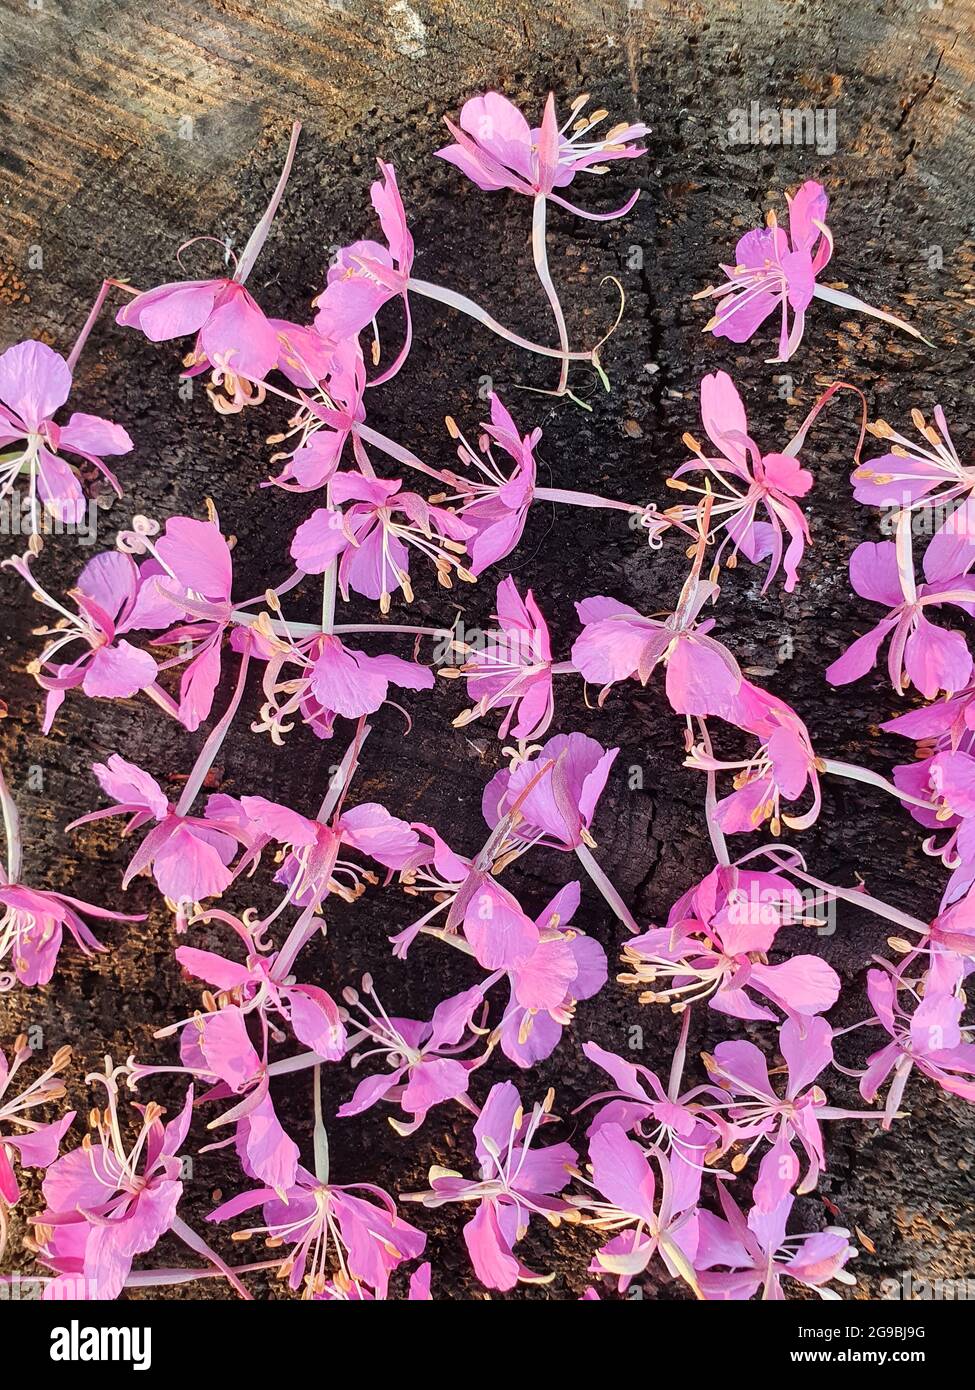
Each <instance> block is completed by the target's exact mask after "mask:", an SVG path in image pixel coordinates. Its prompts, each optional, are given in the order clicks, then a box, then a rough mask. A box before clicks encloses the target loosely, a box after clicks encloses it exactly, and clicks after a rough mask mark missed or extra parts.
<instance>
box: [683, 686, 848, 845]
mask: <svg viewBox="0 0 975 1390" xmlns="http://www.w3.org/2000/svg"><path fill="white" fill-rule="evenodd" d="M718 713H720V714H721V717H722V718H724V719H726V720H728V721H729V723H732V724H735V725H736V726H737V727H738V728H739V729H744V730H746V731H747V732H748V733H751V734H754V735H755V736H756V737H757V738H758V739H759V740H760V745H759V747H758V749H757V750H756V751H755V753H753V754H752V756H751V757H750V758H747V759H745V760H743V761H740V762H724V761H722V760H720V759H718V758H715V757H714V756H713V755H712V754H711V751H710V741H708V742H707V743H703V742H699V743H696V744H695V745H694V747H693V748H692V750H691V754H690V756H689V757H688V758H686V759H685V761H684V766H685V767H696V768H701V769H703V770H704V771H706V772H734V773H735V778H734V788H735V789H734V791H733V792H731V793H730V795H728V796H726V797H723V798H722V799H721V800H720V801H718V802H717V803H716V806H715V811H714V815H715V820H716V822H717V824H718V826H719V827H720V829H721V830H722V831H723V832H724V833H725V834H728V835H733V834H739V833H743V832H748V831H752V830H757V829H759V828H760V827H761V826H762V825H764V824H765V822H766V821H768V822H770V829H771V831H772V834H773V835H778V834H779V833H780V831H781V828H782V826H783V824H784V825H787V826H788V827H789V828H790V829H792V830H806V829H808V827H809V826H811V825H813V824H814V823H815V821H816V820H817V819H818V817H819V811H820V806H821V804H822V797H821V793H820V787H819V774H820V773H821V772H822V771H823V770H824V764H823V763H822V762H821V760H820V759H819V758H817V756H816V753H815V751H814V749H813V746H812V742H811V740H810V737H809V730H808V729H807V728H806V726H805V724H804V723H803V721H802V720H801V719H800V718H799V716H798V715H797V714H796V712H795V710H794V709H792V708H791V706H789V705H787V704H786V703H785V701H784V700H779V699H778V698H777V697H776V696H774V695H770V694H769V693H768V692H767V691H765V690H760V689H759V688H758V686H755V685H752V683H751V682H750V681H747V680H744V679H743V680H742V683H741V686H740V688H739V690H738V691H737V693H736V694H735V695H733V696H732V697H731V698H730V699H729V700H728V701H727V702H726V703H725V705H724V707H723V708H722V709H721V710H720V711H718ZM807 787H809V788H810V789H811V792H812V798H813V800H812V806H811V807H810V808H809V810H808V811H806V812H804V813H803V814H802V815H795V814H791V815H790V814H789V813H787V812H785V811H783V810H782V807H781V803H782V801H783V800H784V801H797V800H798V799H799V798H800V797H801V796H803V795H804V793H805V791H806V788H807Z"/></svg>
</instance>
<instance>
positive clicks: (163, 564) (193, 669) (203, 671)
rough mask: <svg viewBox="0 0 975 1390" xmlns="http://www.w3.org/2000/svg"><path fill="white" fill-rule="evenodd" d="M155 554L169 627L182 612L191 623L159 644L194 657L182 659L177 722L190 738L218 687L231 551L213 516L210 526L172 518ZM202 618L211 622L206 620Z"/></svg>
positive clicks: (228, 605)
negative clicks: (178, 719)
mask: <svg viewBox="0 0 975 1390" xmlns="http://www.w3.org/2000/svg"><path fill="white" fill-rule="evenodd" d="M151 549H152V554H153V556H154V559H155V560H156V561H157V562H158V565H159V575H158V578H157V581H156V588H157V594H158V595H159V598H160V600H161V602H162V603H163V604H164V605H166V606H167V610H168V611H167V616H166V622H167V623H170V622H173V620H174V618H175V617H177V616H178V615H179V614H180V613H181V612H182V615H183V617H184V618H185V619H188V621H183V622H177V623H176V626H174V627H170V628H169V629H168V631H166V632H164V633H162V634H161V635H160V636H159V637H158V638H156V639H155V640H156V642H157V643H158V644H159V645H161V646H170V645H173V644H176V643H178V644H179V646H180V651H181V653H182V652H185V651H187V650H188V651H189V653H190V655H189V657H188V658H186V657H185V656H184V657H183V658H182V659H183V660H185V661H186V665H185V666H184V669H183V674H182V676H181V677H180V688H179V718H180V722H181V723H182V724H183V725H184V727H185V728H187V729H189V730H190V731H191V732H192V731H193V730H195V729H198V728H199V727H200V725H201V724H202V723H203V722H204V721H205V720H206V718H207V716H208V715H209V713H210V710H211V709H212V708H213V697H214V695H215V694H216V691H217V686H218V685H219V684H220V672H221V651H222V646H223V635H224V632H225V631H226V629H227V626H228V624H229V622H230V614H231V610H232V607H233V605H232V602H231V597H230V594H231V589H232V587H233V560H232V558H231V553H230V546H229V545H228V544H227V541H226V539H225V538H224V536H223V535H222V534H221V531H220V524H219V521H218V520H217V519H216V516H215V514H214V516H213V517H212V518H211V520H209V521H199V520H197V519H196V518H195V517H190V516H171V517H170V518H169V520H168V521H167V522H166V528H165V531H164V532H163V534H162V535H161V536H160V537H159V539H158V540H157V541H155V542H154V543H153V544H152V547H151ZM150 563H151V562H150ZM200 600H202V601H203V605H202V609H201V607H200ZM202 612H206V613H209V614H211V615H212V616H209V617H203V616H201V614H202Z"/></svg>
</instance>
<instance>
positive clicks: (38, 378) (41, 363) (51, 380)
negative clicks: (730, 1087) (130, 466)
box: [0, 339, 132, 532]
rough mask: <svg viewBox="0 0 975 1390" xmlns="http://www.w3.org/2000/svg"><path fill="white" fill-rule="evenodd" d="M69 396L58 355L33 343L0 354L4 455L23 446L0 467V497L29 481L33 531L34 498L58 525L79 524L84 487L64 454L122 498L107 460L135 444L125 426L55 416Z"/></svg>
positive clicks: (76, 414)
mask: <svg viewBox="0 0 975 1390" xmlns="http://www.w3.org/2000/svg"><path fill="white" fill-rule="evenodd" d="M70 391H71V368H70V367H69V366H68V364H67V362H66V361H65V360H64V358H63V357H62V356H61V354H60V353H59V352H55V351H54V349H53V348H49V347H48V346H47V344H46V343H39V342H36V341H34V340H33V339H29V340H28V341H27V342H23V343H16V344H15V345H14V346H13V347H9V348H7V350H6V352H4V353H2V354H0V451H5V450H6V449H7V447H8V446H9V445H11V444H18V443H20V442H21V441H22V442H23V449H22V451H21V452H19V453H17V454H15V455H14V456H13V457H12V458H11V457H9V456H8V457H6V458H4V459H3V460H2V462H0V496H3V495H4V494H5V493H7V492H9V491H10V490H11V489H12V488H13V487H14V485H15V483H16V482H17V479H18V478H21V477H24V476H26V477H27V479H28V485H29V488H30V497H31V503H32V512H31V525H32V528H33V530H34V531H35V532H36V531H37V530H38V529H39V525H38V520H37V516H36V510H35V500H34V499H35V498H36V497H39V498H40V500H41V502H42V503H43V504H44V507H45V509H46V510H47V511H48V512H49V513H50V514H51V516H53V517H54V518H55V519H56V520H59V521H61V522H63V523H70V524H77V523H78V522H79V521H81V519H82V516H83V514H84V509H85V494H84V490H83V489H82V486H81V483H80V482H79V481H78V478H77V475H76V473H75V472H74V469H73V468H72V467H71V465H70V464H69V463H68V462H67V461H66V460H65V459H64V457H63V455H64V454H66V453H67V454H74V455H76V456H78V457H79V458H83V459H85V460H86V462H88V463H91V464H94V466H95V467H96V468H97V469H98V471H99V473H101V475H102V477H104V478H105V479H107V481H108V482H109V483H110V484H111V486H112V487H113V488H114V490H115V492H116V493H117V494H118V495H119V496H120V497H121V495H122V489H121V487H120V486H119V483H118V479H117V478H116V477H115V475H114V473H112V472H111V471H110V469H108V468H107V467H106V465H105V463H104V456H105V455H106V454H127V453H128V452H129V450H130V449H131V448H132V440H131V439H130V438H129V436H128V435H127V434H126V432H125V430H124V429H123V428H122V426H121V425H115V424H113V423H112V421H111V420H103V419H102V418H101V416H99V415H86V414H84V413H82V412H79V411H75V412H74V414H72V416H71V417H70V419H69V420H68V422H67V424H65V425H57V424H55V422H54V416H55V415H56V414H57V412H58V411H59V410H60V409H61V407H62V406H63V405H64V403H65V401H66V400H67V399H68V396H69V394H70Z"/></svg>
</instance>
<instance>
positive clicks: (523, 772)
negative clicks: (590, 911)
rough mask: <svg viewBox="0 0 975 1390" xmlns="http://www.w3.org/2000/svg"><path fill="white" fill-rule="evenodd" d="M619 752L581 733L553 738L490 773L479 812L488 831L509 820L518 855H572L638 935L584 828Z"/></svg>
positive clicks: (634, 923)
mask: <svg viewBox="0 0 975 1390" xmlns="http://www.w3.org/2000/svg"><path fill="white" fill-rule="evenodd" d="M618 753H619V749H618V748H610V749H608V750H607V749H604V748H603V747H602V746H601V744H599V743H597V742H596V740H595V739H594V738H587V737H586V735H585V734H558V735H557V736H556V737H555V738H551V739H549V740H548V742H547V743H545V744H543V745H542V747H541V748H539V749H537V750H535V751H533V753H532V756H531V757H521V756H520V755H518V756H517V757H516V758H515V760H514V762H513V765H512V767H511V768H510V769H503V770H502V771H501V772H497V773H495V775H494V776H493V777H492V778H491V780H490V782H489V783H488V784H487V786H486V787H485V788H484V795H483V797H482V798H481V809H482V811H483V813H484V819H485V820H486V821H487V823H488V825H490V826H492V827H497V826H499V825H500V824H501V822H502V821H503V819H504V817H505V816H512V823H511V826H510V831H509V833H510V838H511V840H512V841H513V842H514V843H515V844H516V845H519V846H521V848H522V851H524V850H526V849H531V848H533V847H534V846H535V845H545V846H547V847H548V848H550V849H560V850H566V851H574V852H575V854H576V856H577V857H578V859H579V861H580V863H581V864H582V866H583V867H584V869H585V870H586V873H587V874H588V875H589V877H590V879H591V880H592V882H593V885H594V886H595V887H596V888H598V890H599V892H600V893H601V894H602V896H603V897H604V898H605V900H606V902H607V903H608V905H609V906H610V907H611V908H612V910H613V912H614V913H615V914H616V916H617V917H618V918H619V920H620V921H621V922H622V923H623V925H624V926H625V927H626V928H627V930H628V931H633V932H637V931H639V930H640V929H639V927H638V926H637V924H636V922H635V921H634V920H633V916H632V914H631V912H630V910H629V908H628V907H627V906H626V904H625V903H624V902H623V899H622V898H621V897H620V895H619V893H618V892H617V890H616V888H615V887H614V886H613V884H612V883H611V882H610V880H609V879H608V878H607V877H606V875H605V873H604V872H603V870H602V869H601V868H600V867H599V864H598V863H597V862H596V860H595V859H594V858H593V855H592V854H591V852H590V850H591V848H592V847H593V846H595V843H596V841H595V840H594V839H593V837H592V834H591V833H590V829H589V827H590V825H591V823H592V820H593V817H594V815H595V812H596V805H597V803H598V801H599V798H600V796H601V795H602V793H603V789H604V788H605V786H606V781H607V779H608V777H609V770H610V768H611V767H612V765H613V763H614V762H615V760H616V755H617V754H618ZM546 768H548V770H547V771H546ZM513 813H516V814H514V815H513Z"/></svg>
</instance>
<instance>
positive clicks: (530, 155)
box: [437, 92, 649, 221]
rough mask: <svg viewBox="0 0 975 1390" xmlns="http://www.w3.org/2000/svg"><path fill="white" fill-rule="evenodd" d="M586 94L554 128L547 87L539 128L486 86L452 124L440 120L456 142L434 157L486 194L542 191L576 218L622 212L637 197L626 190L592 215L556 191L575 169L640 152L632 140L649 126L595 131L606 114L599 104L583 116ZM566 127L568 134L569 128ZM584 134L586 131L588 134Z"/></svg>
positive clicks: (602, 168)
mask: <svg viewBox="0 0 975 1390" xmlns="http://www.w3.org/2000/svg"><path fill="white" fill-rule="evenodd" d="M588 101H589V98H588V96H580V97H577V98H576V99H575V101H573V103H572V105H571V107H570V110H569V117H568V120H567V121H566V122H565V124H564V125H563V126H562V127H561V129H559V127H558V124H557V120H556V116H555V97H554V95H553V94H552V93H549V96H548V99H547V101H546V103H545V114H544V117H543V121H542V126H541V127H539V128H537V129H534V130H533V129H532V128H531V127H530V126H529V124H528V122H527V121H526V120H525V117H524V116H523V115H522V113H521V112H520V111H519V110H518V108H517V106H515V105H514V104H513V103H512V102H510V101H509V100H508V98H507V97H503V96H502V95H501V94H500V93H499V92H486V93H485V94H484V96H480V97H471V99H470V100H469V101H467V102H465V104H464V106H463V108H462V109H461V113H460V122H459V125H455V124H454V123H453V122H452V121H450V120H448V119H447V118H445V124H446V126H447V128H448V130H449V131H450V133H451V135H452V136H453V137H454V140H455V142H456V143H455V144H453V145H446V146H445V147H444V148H443V149H442V150H437V156H438V157H439V158H440V159H445V160H446V161H447V163H448V164H453V165H455V166H456V168H458V169H459V170H460V171H461V173H462V174H466V175H467V177H468V178H469V179H471V180H472V181H473V182H474V183H476V184H477V186H478V188H480V189H483V190H484V191H485V192H493V191H495V190H497V189H500V188H508V189H511V190H512V191H513V192H515V193H523V194H525V195H526V196H527V197H530V198H533V197H535V196H536V195H537V194H539V193H541V194H544V195H545V196H546V197H549V198H551V199H552V201H553V202H555V203H558V204H559V205H560V206H561V207H564V208H567V209H568V211H569V212H574V213H576V215H577V216H579V217H587V218H591V219H594V220H597V221H605V220H607V219H609V218H614V217H622V216H624V214H625V213H627V212H629V210H630V208H632V206H633V204H634V203H635V202H636V200H637V198H638V197H639V196H640V195H639V190H637V191H636V192H635V193H633V194H632V195H631V196H630V198H628V199H627V201H626V203H624V205H623V206H622V207H621V208H618V209H617V210H616V212H607V213H592V212H586V211H584V210H583V209H581V208H578V207H574V206H573V205H572V204H571V203H568V202H566V201H565V199H564V198H562V197H560V196H559V195H558V194H556V193H555V191H554V190H555V189H556V188H566V187H567V186H568V185H569V184H570V183H571V182H572V181H573V179H574V178H575V176H576V174H580V173H591V174H595V175H599V174H604V173H606V166H607V165H608V164H609V163H610V162H612V161H614V160H617V159H636V157H637V156H638V155H641V154H645V153H646V151H645V150H644V149H643V148H641V147H640V146H637V145H634V144H632V143H631V142H632V141H634V140H640V139H642V137H643V136H644V135H647V134H648V133H649V132H648V127H647V126H645V125H642V124H636V125H627V124H626V122H623V123H621V124H620V125H615V126H613V127H612V129H611V130H607V131H606V132H605V133H604V134H603V135H602V137H595V136H593V133H594V131H595V129H596V127H597V126H599V125H600V124H601V123H602V122H603V121H604V120H605V119H606V117H607V115H608V114H609V113H608V112H607V111H603V110H598V111H594V112H592V114H591V115H589V116H588V117H585V116H580V112H581V111H582V110H583V108H584V107H585V106H586V104H587V103H588ZM570 126H571V127H572V131H571V134H569V133H568V132H569V127H570ZM587 136H593V138H591V139H587V138H586V137H587Z"/></svg>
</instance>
